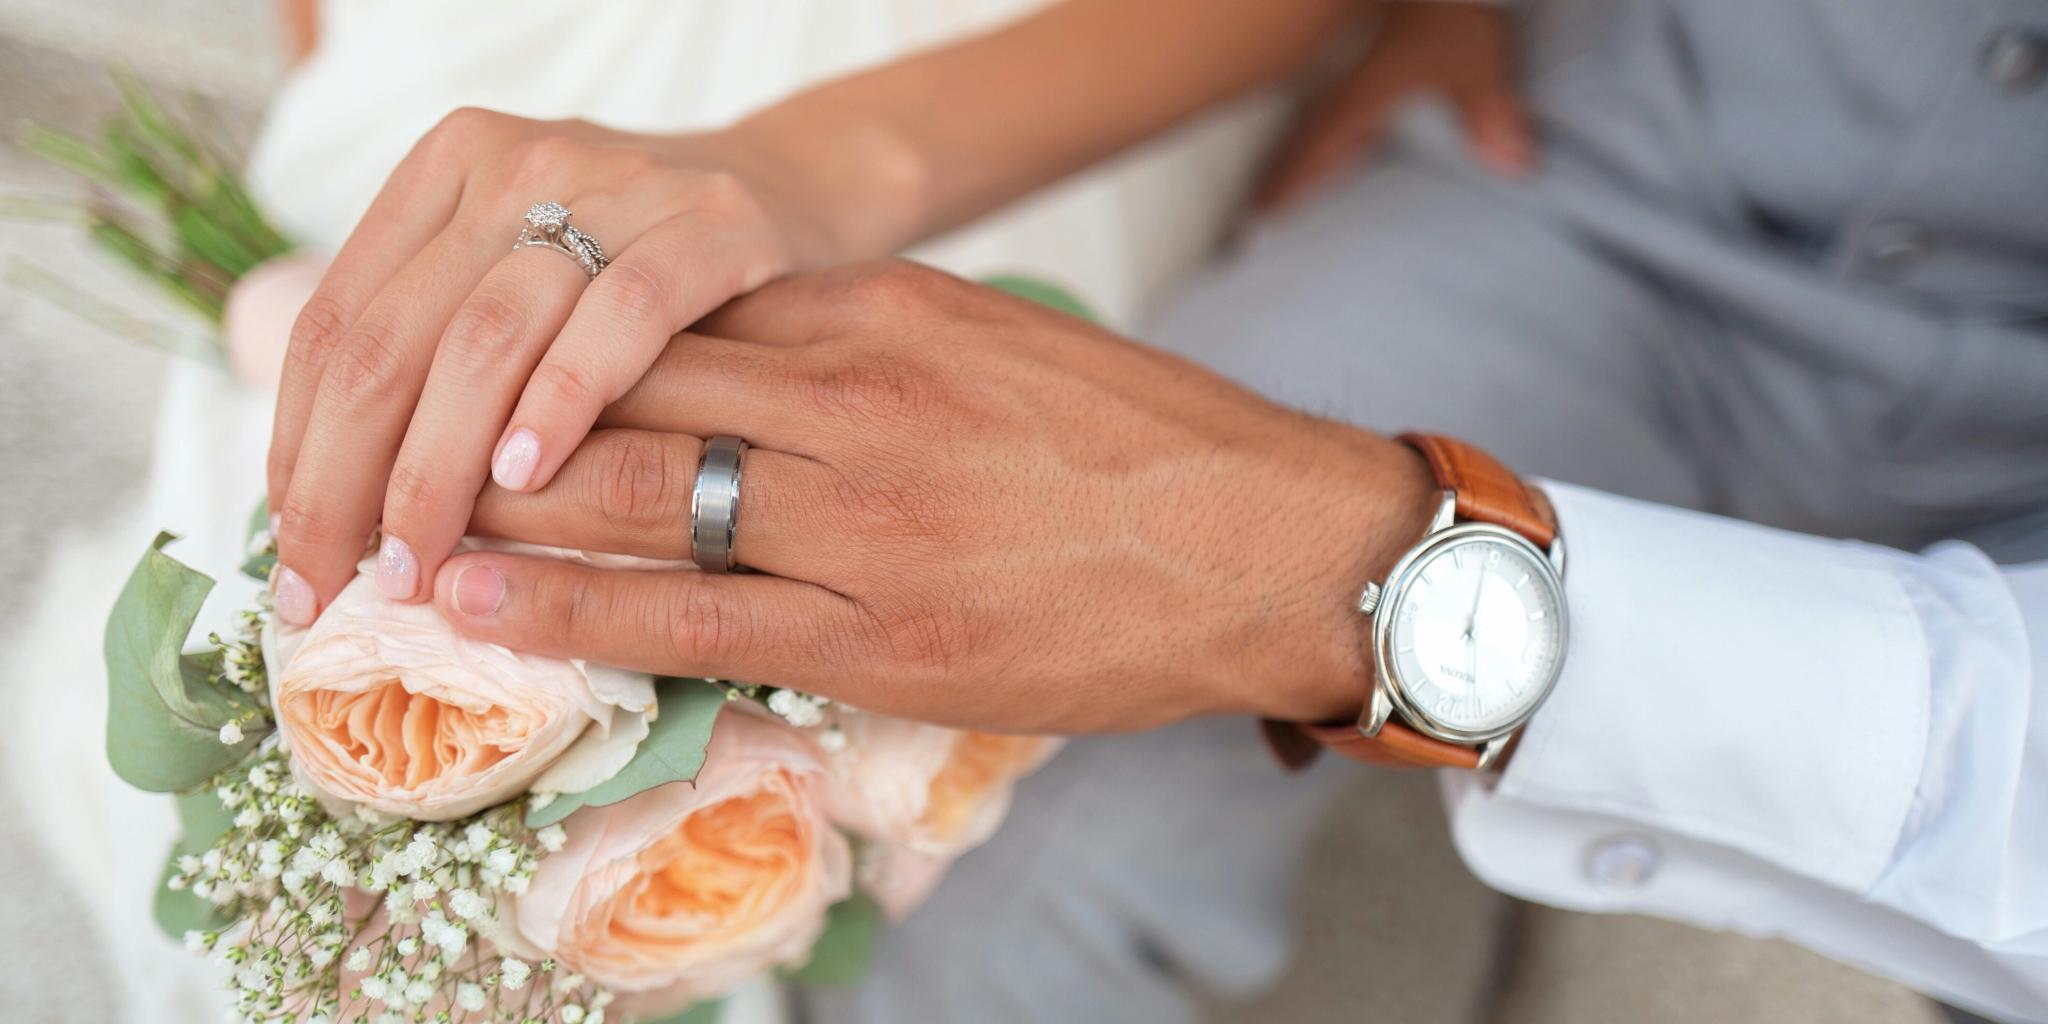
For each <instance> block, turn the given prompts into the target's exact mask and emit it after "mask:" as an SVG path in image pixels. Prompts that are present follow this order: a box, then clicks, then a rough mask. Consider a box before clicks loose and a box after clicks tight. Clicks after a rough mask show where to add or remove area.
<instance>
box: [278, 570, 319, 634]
mask: <svg viewBox="0 0 2048 1024" xmlns="http://www.w3.org/2000/svg"><path fill="white" fill-rule="evenodd" d="M271 599H272V601H273V603H274V604H276V606H277V614H278V615H279V616H280V617H282V618H283V619H284V620H285V621H286V622H289V623H291V624H292V625H294V626H310V625H312V624H313V616H314V614H315V613H316V612H317V611H318V609H319V604H320V602H319V599H318V598H315V597H314V596H313V585H312V584H310V583H307V582H306V579H305V577H303V576H300V575H299V574H298V573H295V572H293V571H291V570H290V569H289V568H286V567H285V566H282V565H280V566H278V567H277V580H276V582H275V583H274V584H273V585H272V598H271Z"/></svg>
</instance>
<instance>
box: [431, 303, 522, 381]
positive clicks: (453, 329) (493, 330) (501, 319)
mask: <svg viewBox="0 0 2048 1024" xmlns="http://www.w3.org/2000/svg"><path fill="white" fill-rule="evenodd" d="M525 327H526V314H525V312H524V311H523V310H522V309H521V308H520V307H519V306H518V305H517V304H516V303H515V302H513V301H512V300H511V299H509V298H507V297H505V296H503V295H500V294H497V293H496V292H494V291H491V290H488V289H486V290H480V291H478V292H477V293H475V294H474V295H471V296H470V297H469V298H468V300H466V301H464V302H463V304H462V307H461V308H460V309H458V310H456V311H455V317H454V319H452V320H450V321H449V322H448V333H447V341H446V343H445V344H446V347H447V348H448V349H450V350H452V351H453V352H455V353H456V354H457V355H460V356H462V357H464V358H467V359H469V360H472V361H473V363H474V364H475V365H480V366H496V365H498V364H499V363H500V362H502V361H503V360H504V359H505V358H507V357H509V356H510V355H512V354H513V351H514V349H515V348H516V347H517V344H518V341H519V337H520V335H521V334H522V333H523V331H524V328H525Z"/></svg>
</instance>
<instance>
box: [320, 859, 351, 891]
mask: <svg viewBox="0 0 2048 1024" xmlns="http://www.w3.org/2000/svg"><path fill="white" fill-rule="evenodd" d="M320 877H321V878H322V879H323V880H325V881H326V882H327V884H328V885H343V886H345V885H347V884H349V883H350V882H353V881H355V872H353V871H350V870H349V869H348V862H347V861H345V860H342V859H341V858H339V857H336V858H334V859H333V860H330V861H328V862H327V863H326V865H325V866H323V867H321V869H320Z"/></svg>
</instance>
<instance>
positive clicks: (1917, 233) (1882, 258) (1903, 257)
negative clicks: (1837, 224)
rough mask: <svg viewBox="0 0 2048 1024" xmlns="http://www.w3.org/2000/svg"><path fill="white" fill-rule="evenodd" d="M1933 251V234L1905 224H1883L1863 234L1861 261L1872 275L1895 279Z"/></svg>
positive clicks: (1910, 224)
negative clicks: (1873, 273)
mask: <svg viewBox="0 0 2048 1024" xmlns="http://www.w3.org/2000/svg"><path fill="white" fill-rule="evenodd" d="M1933 250H1934V233H1933V232H1931V231H1929V230H1927V228H1926V227H1925V226H1923V225H1920V224H1916V223H1914V222H1912V221H1909V220H1885V221H1879V222H1877V223H1875V224H1872V225H1871V226H1870V227H1869V228H1867V229H1865V230H1864V233H1863V260H1864V263H1865V265H1867V266H1868V267H1869V268H1870V269H1871V270H1872V271H1874V272H1876V273H1877V274H1879V275H1882V276H1885V277H1898V276H1900V275H1902V274H1904V273H1906V272H1907V271H1908V270H1911V269H1913V268H1914V267H1916V266H1918V265H1919V264H1920V263H1921V262H1922V261H1923V260H1925V259H1927V256H1928V254H1929V253H1930V252H1932V251H1933Z"/></svg>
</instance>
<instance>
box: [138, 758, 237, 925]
mask: <svg viewBox="0 0 2048 1024" xmlns="http://www.w3.org/2000/svg"><path fill="white" fill-rule="evenodd" d="M177 804H178V823H179V824H180V825H182V826H183V827H184V833H183V835H181V836H180V837H179V839H178V841H177V843H175V844H174V845H172V847H171V853H170V856H168V857H165V858H164V870H163V875H162V877H161V878H159V879H158V881H157V890H156V926H157V927H158V928H161V929H163V932H164V934H165V935H168V936H170V937H171V938H174V939H177V938H183V937H184V935H185V933H186V932H190V931H218V930H220V929H222V928H225V927H227V926H228V925H229V924H231V923H233V921H232V919H231V918H230V917H229V916H228V915H227V912H226V911H225V910H224V909H223V908H222V907H220V906H219V905H218V904H215V903H214V902H213V901H211V900H202V899H200V898H199V897H197V896H194V895H192V892H191V890H189V889H187V890H183V891H179V890H175V889H172V888H171V887H170V886H169V885H168V884H167V883H168V882H169V881H170V878H171V875H172V874H173V873H174V872H176V871H177V865H178V858H179V857H183V856H186V855H188V854H189V855H191V856H194V857H196V856H198V855H200V854H202V853H205V852H206V849H207V847H210V846H212V845H213V841H214V840H216V839H219V838H220V837H221V836H222V835H224V834H226V833H227V830H228V829H229V828H231V827H233V825H234V815H232V814H230V813H228V809H227V808H226V807H225V806H223V805H222V804H221V802H220V798H219V797H217V796H215V795H214V794H213V791H212V790H211V789H202V790H199V791H197V792H193V793H180V794H178V797H177Z"/></svg>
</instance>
